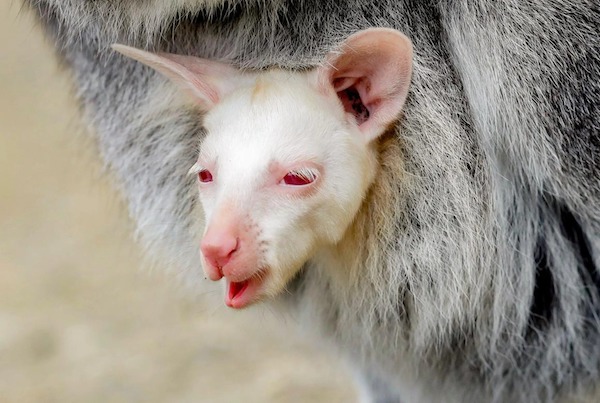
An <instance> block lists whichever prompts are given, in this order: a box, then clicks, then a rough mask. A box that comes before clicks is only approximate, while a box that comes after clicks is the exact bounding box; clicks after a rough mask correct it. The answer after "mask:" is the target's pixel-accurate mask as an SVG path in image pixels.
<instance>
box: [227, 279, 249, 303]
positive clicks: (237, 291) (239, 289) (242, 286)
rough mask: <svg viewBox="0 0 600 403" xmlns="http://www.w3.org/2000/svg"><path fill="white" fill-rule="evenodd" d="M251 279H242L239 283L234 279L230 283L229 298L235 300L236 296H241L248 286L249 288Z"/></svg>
mask: <svg viewBox="0 0 600 403" xmlns="http://www.w3.org/2000/svg"><path fill="white" fill-rule="evenodd" d="M248 283H249V280H245V281H240V282H239V283H234V282H233V281H232V282H231V283H229V293H228V295H229V300H230V301H231V300H233V299H235V298H236V297H239V296H241V295H242V294H243V293H244V291H246V288H248Z"/></svg>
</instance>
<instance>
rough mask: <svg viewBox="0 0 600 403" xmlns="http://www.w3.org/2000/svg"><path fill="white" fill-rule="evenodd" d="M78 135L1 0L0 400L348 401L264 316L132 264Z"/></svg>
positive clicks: (337, 382) (47, 64) (65, 102)
mask: <svg viewBox="0 0 600 403" xmlns="http://www.w3.org/2000/svg"><path fill="white" fill-rule="evenodd" d="M81 127H82V125H81V124H79V123H78V118H77V108H76V106H75V103H74V101H73V100H72V97H71V96H70V86H69V81H68V75H67V74H66V72H61V71H59V69H58V67H57V63H56V61H55V59H54V57H53V53H52V51H51V47H50V45H49V44H48V43H46V42H45V41H44V40H43V36H42V34H41V32H40V29H39V28H38V27H36V26H35V24H34V22H33V18H31V15H29V12H27V11H25V12H23V11H20V2H19V1H12V0H2V1H0V402H3V403H4V402H61V403H62V402H138V401H140V402H141V401H143V402H296V401H298V402H309V401H311V402H313V401H321V402H335V401H344V402H348V401H354V400H355V397H354V396H355V392H354V388H353V386H352V385H351V384H350V383H349V380H348V379H349V378H348V375H347V374H346V372H345V371H343V370H342V369H341V367H340V366H339V365H338V364H336V363H334V360H332V359H331V358H330V357H328V356H327V355H326V354H324V353H323V352H322V351H317V350H316V349H315V348H314V347H311V346H309V345H308V344H307V343H303V342H301V341H299V340H298V338H295V337H293V336H291V335H290V334H289V330H287V328H288V327H291V325H289V323H288V324H287V325H286V324H285V323H284V324H282V321H276V320H273V317H274V316H276V315H275V314H274V313H273V312H272V311H269V310H264V309H262V310H261V309H255V310H252V311H244V312H240V313H238V312H231V311H229V310H228V309H226V308H225V307H224V305H223V303H222V301H221V296H220V295H219V296H215V297H214V298H208V299H207V300H204V299H203V300H202V301H200V300H198V299H193V298H191V297H190V296H189V295H187V294H186V293H185V292H183V291H182V290H181V289H180V288H178V287H177V285H176V281H175V280H174V279H171V278H168V277H167V276H165V275H162V274H160V272H155V273H150V272H149V271H145V270H143V269H141V267H142V264H141V262H140V255H141V252H140V250H139V248H138V247H137V246H136V245H135V244H134V243H133V242H132V241H131V237H130V232H131V228H132V224H131V222H130V221H129V219H128V217H127V213H126V211H125V209H124V206H123V205H122V204H121V202H120V201H119V198H118V196H117V195H116V194H115V192H114V190H113V189H112V188H111V186H110V183H109V181H108V180H107V178H106V177H105V175H104V174H102V173H101V169H100V163H99V161H98V159H97V157H96V156H95V155H94V153H93V150H94V146H93V141H92V140H91V137H89V136H86V135H84V134H83V133H82V130H81ZM288 321H289V319H288Z"/></svg>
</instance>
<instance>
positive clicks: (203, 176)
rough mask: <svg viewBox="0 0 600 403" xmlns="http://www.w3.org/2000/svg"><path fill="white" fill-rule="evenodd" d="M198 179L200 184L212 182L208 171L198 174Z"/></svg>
mask: <svg viewBox="0 0 600 403" xmlns="http://www.w3.org/2000/svg"><path fill="white" fill-rule="evenodd" d="M198 179H200V182H202V183H208V182H212V180H213V177H212V174H211V173H210V171H209V170H208V169H203V170H202V171H200V172H198Z"/></svg>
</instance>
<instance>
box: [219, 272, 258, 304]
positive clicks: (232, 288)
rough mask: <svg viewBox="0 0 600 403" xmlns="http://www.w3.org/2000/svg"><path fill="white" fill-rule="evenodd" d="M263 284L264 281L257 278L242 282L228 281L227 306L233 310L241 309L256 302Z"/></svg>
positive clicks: (226, 286) (226, 288)
mask: <svg viewBox="0 0 600 403" xmlns="http://www.w3.org/2000/svg"><path fill="white" fill-rule="evenodd" d="M261 284H262V279H260V278H258V277H256V276H255V277H251V278H249V279H248V280H245V281H240V282H232V281H230V280H227V279H226V283H225V305H227V306H228V307H230V308H233V309H241V308H245V307H247V306H248V305H250V304H252V303H253V302H256V301H257V300H258V293H259V291H260V286H261Z"/></svg>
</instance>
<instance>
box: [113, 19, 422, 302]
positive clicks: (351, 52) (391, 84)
mask: <svg viewBox="0 0 600 403" xmlns="http://www.w3.org/2000/svg"><path fill="white" fill-rule="evenodd" d="M114 48H115V49H116V50H118V51H119V52H121V53H123V54H125V55H126V56H129V57H132V58H134V59H136V60H139V61H141V62H142V63H145V64H147V65H149V66H151V67H153V68H155V69H156V70H158V71H159V72H161V73H163V74H164V75H166V76H167V77H169V78H170V79H171V80H172V81H174V82H175V83H176V84H178V85H179V86H180V87H181V88H182V89H183V90H184V91H186V92H187V93H188V94H190V95H191V96H192V99H193V100H194V101H195V102H196V104H197V105H199V107H200V108H201V109H203V110H204V111H205V113H206V115H205V121H204V126H205V128H206V132H207V134H206V136H205V138H204V139H203V141H202V143H201V146H200V154H199V157H198V161H197V162H196V164H194V166H193V167H192V168H191V170H190V172H191V173H193V174H194V175H196V176H197V178H198V187H199V194H200V201H201V204H202V207H203V210H204V214H205V219H206V223H207V225H206V228H205V232H204V236H203V238H202V241H201V245H200V249H201V252H202V256H203V264H204V270H205V273H206V275H207V276H208V277H209V278H210V279H211V280H215V281H216V280H220V279H222V278H223V277H224V278H225V280H226V291H225V302H226V304H227V305H228V306H230V307H233V308H242V307H245V306H247V305H249V304H250V303H253V302H256V301H258V300H261V299H262V298H264V297H267V296H274V295H276V294H278V293H280V292H281V291H282V290H283V289H284V288H285V286H286V284H287V283H288V282H289V281H290V280H291V279H292V278H293V277H294V275H295V274H297V272H298V271H299V270H300V269H301V268H302V266H303V264H304V263H305V262H306V261H308V260H309V259H310V258H311V257H313V256H314V254H315V252H316V251H317V250H318V249H319V248H326V247H328V246H332V245H335V244H336V243H338V242H339V241H340V240H341V239H342V238H343V236H344V234H345V232H346V231H347V230H348V228H349V226H350V224H351V223H352V220H353V219H354V217H355V216H356V214H357V212H358V210H359V209H360V206H361V203H362V201H363V199H364V197H365V195H366V193H367V191H368V189H369V187H370V185H371V184H372V182H373V180H374V177H375V175H376V172H377V155H376V146H375V142H376V141H377V139H378V138H379V136H381V135H382V134H383V133H385V132H386V130H387V128H388V127H389V126H390V124H392V123H393V122H394V121H395V120H396V119H397V118H398V116H399V114H400V111H401V109H402V106H403V104H404V101H405V99H406V95H407V92H408V85H409V82H410V75H411V70H412V46H411V43H410V41H409V40H408V38H406V37H405V36H404V35H402V34H401V33H399V32H397V31H394V30H390V29H368V30H365V31H361V32H358V33H356V34H354V35H352V36H350V37H349V38H348V39H347V40H346V41H345V42H344V43H343V44H342V45H341V46H340V48H339V50H338V51H336V52H332V53H331V54H329V55H328V56H327V57H326V60H325V61H324V63H323V65H322V66H320V67H318V68H316V69H314V70H311V71H308V72H289V71H282V70H277V69H272V70H267V71H264V72H243V71H239V70H237V69H235V68H233V67H231V66H229V65H225V64H222V63H218V62H214V61H209V60H205V59H200V58H196V57H190V56H180V55H172V54H153V53H148V52H145V51H141V50H138V49H133V48H129V47H125V46H122V45H115V46H114Z"/></svg>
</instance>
